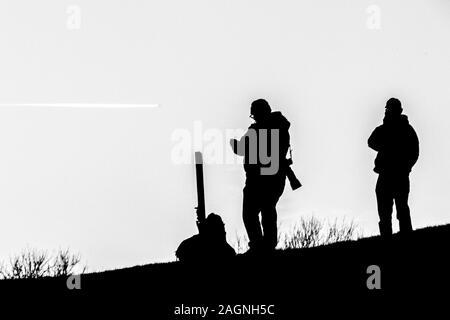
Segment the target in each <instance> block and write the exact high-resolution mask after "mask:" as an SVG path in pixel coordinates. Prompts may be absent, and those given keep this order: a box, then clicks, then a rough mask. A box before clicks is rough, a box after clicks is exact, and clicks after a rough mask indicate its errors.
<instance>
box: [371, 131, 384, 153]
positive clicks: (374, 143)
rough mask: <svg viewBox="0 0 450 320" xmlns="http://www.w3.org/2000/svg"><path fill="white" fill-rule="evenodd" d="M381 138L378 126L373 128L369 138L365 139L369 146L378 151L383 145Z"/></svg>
mask: <svg viewBox="0 0 450 320" xmlns="http://www.w3.org/2000/svg"><path fill="white" fill-rule="evenodd" d="M382 140H383V138H382V127H381V126H379V127H377V128H375V130H373V132H372V134H371V135H370V137H369V140H368V141H367V144H368V145H369V148H371V149H373V150H375V151H380V150H381V148H382V145H383V141H382Z"/></svg>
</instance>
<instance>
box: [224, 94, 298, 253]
mask: <svg viewBox="0 0 450 320" xmlns="http://www.w3.org/2000/svg"><path fill="white" fill-rule="evenodd" d="M250 117H251V118H253V120H254V121H255V122H254V123H253V124H252V125H250V127H249V129H248V131H247V132H246V133H245V135H244V136H243V137H242V138H241V139H240V140H236V139H231V140H230V144H231V146H232V148H233V151H234V152H235V153H236V154H238V155H241V156H244V170H245V172H246V182H245V187H244V191H243V196H244V200H243V210H242V215H243V220H244V225H245V228H246V230H247V235H248V238H249V246H250V251H251V252H252V251H253V252H260V251H261V250H264V251H266V250H269V251H270V250H273V249H275V247H276V245H277V240H278V239H277V210H276V205H277V202H278V200H279V198H280V196H281V195H282V193H283V190H284V186H285V181H286V170H287V169H286V165H285V162H286V153H287V151H288V149H289V143H290V142H289V140H290V137H289V131H288V129H289V127H290V123H289V121H288V120H287V119H286V118H285V117H284V116H283V115H282V114H281V112H272V110H271V108H270V105H269V103H268V102H267V101H266V100H264V99H259V100H256V101H253V102H252V104H251V108H250ZM260 213H261V224H262V230H261V224H260V220H259V214H260Z"/></svg>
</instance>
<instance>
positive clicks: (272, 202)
mask: <svg viewBox="0 0 450 320" xmlns="http://www.w3.org/2000/svg"><path fill="white" fill-rule="evenodd" d="M284 186H285V178H279V177H275V178H274V179H273V181H271V184H269V185H267V187H266V188H267V191H268V192H267V194H266V195H265V197H264V199H261V200H262V201H263V206H262V208H261V223H262V227H263V232H264V245H265V247H266V248H267V249H269V250H273V249H275V247H276V246H277V244H278V229H277V209H276V205H277V202H278V200H279V199H280V196H281V195H282V194H283V190H284Z"/></svg>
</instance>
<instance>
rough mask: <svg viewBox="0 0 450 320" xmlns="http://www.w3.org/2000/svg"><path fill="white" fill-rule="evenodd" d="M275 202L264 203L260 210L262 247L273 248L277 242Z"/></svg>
mask: <svg viewBox="0 0 450 320" xmlns="http://www.w3.org/2000/svg"><path fill="white" fill-rule="evenodd" d="M275 205H276V204H268V205H265V206H264V207H263V208H262V210H261V223H262V227H263V231H264V247H265V248H267V249H269V250H273V249H275V247H276V246H277V243H278V230H277V209H276V207H275Z"/></svg>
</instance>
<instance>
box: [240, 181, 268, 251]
mask: <svg viewBox="0 0 450 320" xmlns="http://www.w3.org/2000/svg"><path fill="white" fill-rule="evenodd" d="M256 191H257V190H255V188H254V187H249V186H248V185H246V186H245V187H244V201H243V206H242V218H243V220H244V225H245V229H246V231H247V235H248V240H249V246H250V248H251V249H255V248H257V247H258V246H261V244H262V239H263V236H262V231H261V225H260V222H259V212H260V206H259V203H258V195H257V192H256Z"/></svg>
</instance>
